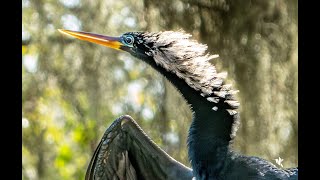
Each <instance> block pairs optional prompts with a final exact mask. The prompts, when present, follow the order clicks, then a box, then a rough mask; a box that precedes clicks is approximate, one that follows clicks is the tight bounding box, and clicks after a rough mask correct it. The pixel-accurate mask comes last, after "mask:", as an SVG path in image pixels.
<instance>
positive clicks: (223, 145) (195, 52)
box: [61, 30, 298, 180]
mask: <svg viewBox="0 0 320 180" xmlns="http://www.w3.org/2000/svg"><path fill="white" fill-rule="evenodd" d="M61 32H62V33H65V34H69V35H72V36H74V37H77V38H79V39H83V40H87V41H91V42H94V43H98V44H102V45H105V46H107V47H111V48H114V49H120V50H123V51H127V52H129V53H130V54H131V55H133V56H135V57H137V58H138V59H141V60H142V61H144V62H146V63H147V64H149V65H151V66H152V67H153V68H154V69H155V70H157V71H158V72H160V73H161V74H162V75H163V76H165V77H166V78H167V79H168V80H169V81H170V82H171V83H172V84H173V85H174V86H175V87H176V88H177V90H178V91H179V92H180V93H181V94H182V96H183V97H184V98H185V100H186V101H187V103H188V104H189V105H190V107H191V110H192V111H193V120H192V123H191V126H190V129H189V135H188V155H189V160H190V161H191V165H192V169H193V170H192V171H191V169H188V168H187V167H185V166H183V165H182V164H180V163H179V162H177V161H174V160H172V158H171V157H170V156H169V155H167V154H166V153H164V151H162V150H161V149H160V148H159V147H158V146H156V145H155V144H154V143H153V142H152V141H151V140H150V139H149V138H148V137H147V136H146V135H145V134H144V133H143V131H142V130H141V128H139V126H138V125H137V124H136V123H134V121H133V120H132V119H131V118H129V117H122V118H120V120H119V119H118V120H116V121H115V123H114V124H117V125H114V124H113V125H111V127H109V128H108V130H107V131H106V134H105V135H104V137H103V139H102V141H101V142H100V144H99V146H98V148H97V150H96V152H95V155H94V157H93V158H92V160H91V163H90V166H89V168H88V172H87V179H94V177H96V178H97V179H99V178H102V177H104V179H113V178H115V177H117V178H118V179H179V178H180V179H181V178H182V179H191V177H192V175H193V176H194V177H195V178H196V179H197V180H208V179H212V180H213V179H221V180H224V179H297V177H298V169H297V168H293V169H286V170H284V169H280V168H277V167H276V166H274V165H273V164H272V163H270V162H268V161H266V160H264V159H262V158H258V157H251V156H244V155H240V154H238V153H236V152H234V151H233V150H232V148H231V145H232V140H233V138H234V137H235V133H236V130H237V128H238V125H239V114H238V112H237V108H238V107H239V102H238V101H236V99H235V98H234V96H233V94H235V93H236V92H237V91H235V90H232V89H231V86H230V85H228V84H225V83H224V81H223V80H224V78H225V77H226V73H217V72H216V69H215V67H214V66H213V65H212V64H211V63H209V60H210V59H212V58H215V57H217V55H210V54H206V53H205V51H206V49H207V46H206V45H203V44H200V43H198V42H196V41H195V40H191V39H190V37H191V35H189V34H185V33H184V32H173V31H165V32H159V33H148V32H130V33H125V34H123V35H122V36H120V37H108V36H103V35H97V34H92V33H86V32H74V31H68V30H61ZM120 121H121V122H120ZM122 121H123V122H122ZM124 122H129V123H124ZM115 127H118V129H120V130H115V129H117V128H115ZM130 129H131V130H130ZM132 129H135V130H132ZM112 135H113V136H116V138H120V139H121V138H123V137H125V138H123V139H122V140H121V141H120V140H119V141H117V143H116V142H115V141H114V140H113V141H112V140H109V139H108V138H107V137H108V136H110V137H112ZM119 142H121V143H119ZM141 144H147V146H141ZM139 154H140V155H141V156H142V155H145V156H144V157H143V158H142V157H141V159H140V158H139V157H140V156H139ZM146 155H150V156H151V157H147V156H146ZM160 159H162V160H160ZM148 163H149V164H151V165H153V166H151V168H149V169H144V168H147V167H148V166H147V164H148ZM168 164H170V166H169V167H171V168H166V167H168ZM120 172H121V173H120ZM107 174H108V175H107ZM124 174H125V175H124ZM174 174H175V175H176V176H174ZM129 177H130V178H129ZM132 177H135V178H132ZM151 177H152V178H151Z"/></svg>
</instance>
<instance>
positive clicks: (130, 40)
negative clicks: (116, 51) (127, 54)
mask: <svg viewBox="0 0 320 180" xmlns="http://www.w3.org/2000/svg"><path fill="white" fill-rule="evenodd" d="M122 43H123V44H125V45H127V46H129V47H133V43H134V37H133V36H132V35H123V36H122Z"/></svg>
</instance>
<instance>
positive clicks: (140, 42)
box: [59, 29, 150, 59]
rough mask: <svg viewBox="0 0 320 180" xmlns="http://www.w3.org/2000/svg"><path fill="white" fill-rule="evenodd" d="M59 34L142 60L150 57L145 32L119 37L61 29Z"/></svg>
mask: <svg viewBox="0 0 320 180" xmlns="http://www.w3.org/2000/svg"><path fill="white" fill-rule="evenodd" d="M59 32H61V33H62V34H66V35H69V36H72V37H75V38H78V39H81V40H84V41H89V42H92V43H96V44H99V45H103V46H106V47H109V48H112V49H116V50H123V51H126V52H129V53H130V54H132V55H133V56H136V57H138V58H140V59H144V57H145V56H148V50H149V49H150V48H149V47H148V44H146V43H145V41H144V36H145V33H143V32H128V33H125V34H122V35H121V36H119V37H111V36H105V35H100V34H95V33H90V32H81V31H71V30H64V29H59Z"/></svg>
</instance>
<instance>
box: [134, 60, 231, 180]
mask: <svg viewBox="0 0 320 180" xmlns="http://www.w3.org/2000/svg"><path fill="white" fill-rule="evenodd" d="M140 58H141V57H140ZM144 61H145V62H147V63H148V64H149V65H151V66H152V67H153V68H154V69H156V70H157V71H158V72H160V73H161V74H162V75H163V76H165V77H166V78H167V79H168V80H169V81H170V82H171V83H172V84H173V85H174V86H175V87H176V88H177V89H178V90H179V91H180V93H181V94H182V95H183V97H184V98H185V99H186V101H187V103H188V104H190V105H191V108H192V110H193V112H194V114H193V120H192V124H191V127H190V129H189V136H188V153H189V160H190V161H191V165H192V168H193V170H194V175H195V176H196V178H197V179H208V178H214V177H216V176H218V172H220V170H221V168H222V167H223V165H224V160H225V158H226V155H227V153H228V148H229V143H230V140H231V138H230V134H231V131H232V125H233V122H234V116H231V115H230V114H229V113H228V112H227V111H226V108H227V107H226V103H224V100H223V99H220V101H219V103H214V102H209V101H207V99H206V97H203V96H201V95H200V92H199V91H196V90H195V89H193V88H191V87H190V86H188V84H187V83H186V82H185V81H184V80H183V79H180V78H179V77H177V76H176V75H175V74H173V73H172V72H168V71H167V70H166V69H164V68H162V67H160V66H159V65H157V64H156V63H155V61H154V60H153V59H152V58H151V57H149V59H146V58H144ZM213 107H215V110H213ZM216 108H217V109H216Z"/></svg>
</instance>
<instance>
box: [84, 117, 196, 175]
mask: <svg viewBox="0 0 320 180" xmlns="http://www.w3.org/2000/svg"><path fill="white" fill-rule="evenodd" d="M192 177H193V176H192V169H190V168H188V167H186V166H184V165H183V164H181V163H180V162H178V161H176V160H175V159H173V158H172V157H170V156H169V155H168V154H167V153H165V152H164V151H163V150H162V149H161V148H160V147H159V146H157V145H156V144H155V143H154V142H153V141H152V140H151V139H150V138H149V137H148V136H147V135H146V134H145V133H144V132H143V130H142V129H141V128H140V126H139V125H138V124H137V123H136V122H135V121H134V120H133V119H132V118H131V117H130V116H127V115H125V116H121V117H119V118H118V119H116V120H115V121H114V122H113V123H112V124H111V126H110V127H109V128H108V129H107V130H106V132H105V133H104V135H103V137H102V139H101V141H100V143H99V145H98V147H97V149H96V150H95V152H94V155H93V157H92V159H91V161H90V163H89V166H88V169H87V172H86V177H85V179H86V180H93V179H106V180H109V179H110V180H111V179H112V180H113V179H120V180H144V179H145V180H147V179H154V180H157V179H159V180H162V179H175V180H179V179H181V180H182V179H183V180H188V179H190V180H191V179H192Z"/></svg>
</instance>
